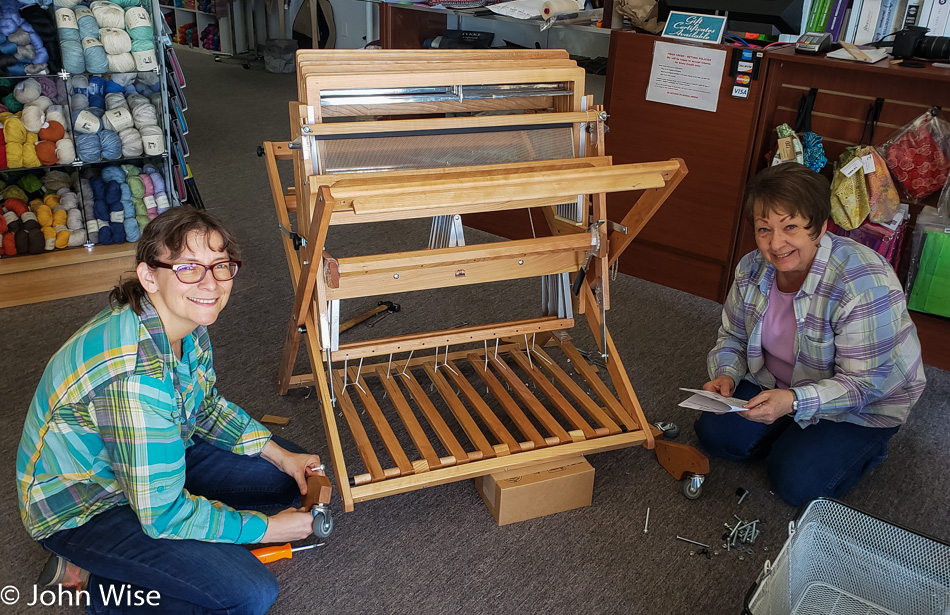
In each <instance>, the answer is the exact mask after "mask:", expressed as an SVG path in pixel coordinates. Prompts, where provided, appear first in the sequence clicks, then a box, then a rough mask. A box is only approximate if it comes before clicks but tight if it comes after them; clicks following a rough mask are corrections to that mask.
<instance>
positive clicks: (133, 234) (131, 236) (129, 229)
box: [122, 217, 142, 241]
mask: <svg viewBox="0 0 950 615" xmlns="http://www.w3.org/2000/svg"><path fill="white" fill-rule="evenodd" d="M122 226H124V227H125V238H126V240H128V241H138V240H139V238H140V237H141V236H142V233H141V231H139V223H138V221H137V220H136V219H135V218H134V217H132V218H126V219H125V220H124V221H123V222H122Z"/></svg>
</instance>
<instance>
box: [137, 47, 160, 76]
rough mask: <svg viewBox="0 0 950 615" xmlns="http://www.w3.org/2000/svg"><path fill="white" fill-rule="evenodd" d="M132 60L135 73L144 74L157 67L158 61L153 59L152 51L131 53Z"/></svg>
mask: <svg viewBox="0 0 950 615" xmlns="http://www.w3.org/2000/svg"><path fill="white" fill-rule="evenodd" d="M132 59H133V60H135V70H137V71H142V72H146V71H150V70H152V69H154V68H155V67H156V66H158V59H157V58H156V57H155V50H154V49H146V50H145V51H133V52H132Z"/></svg>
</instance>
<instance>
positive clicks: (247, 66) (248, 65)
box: [241, 62, 251, 70]
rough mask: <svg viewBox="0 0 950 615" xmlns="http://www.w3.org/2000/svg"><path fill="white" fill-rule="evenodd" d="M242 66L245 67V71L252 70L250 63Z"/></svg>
mask: <svg viewBox="0 0 950 615" xmlns="http://www.w3.org/2000/svg"><path fill="white" fill-rule="evenodd" d="M241 66H243V67H244V70H251V65H250V63H248V62H245V63H244V64H242V65H241Z"/></svg>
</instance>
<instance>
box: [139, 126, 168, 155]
mask: <svg viewBox="0 0 950 615" xmlns="http://www.w3.org/2000/svg"><path fill="white" fill-rule="evenodd" d="M139 132H140V133H141V135H142V145H143V146H144V148H145V153H146V154H147V155H149V156H158V155H159V154H164V153H165V139H164V138H163V136H162V129H161V128H159V127H158V126H144V127H143V128H142V129H141V130H139Z"/></svg>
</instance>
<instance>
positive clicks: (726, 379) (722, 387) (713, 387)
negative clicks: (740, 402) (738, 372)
mask: <svg viewBox="0 0 950 615" xmlns="http://www.w3.org/2000/svg"><path fill="white" fill-rule="evenodd" d="M703 390H704V391H712V392H713V393H719V394H720V395H722V396H723V397H732V393H733V392H734V391H735V390H736V381H735V380H733V379H732V377H731V376H726V375H725V374H724V375H722V376H719V377H718V378H716V379H715V380H710V381H709V382H707V383H706V384H704V385H703Z"/></svg>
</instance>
